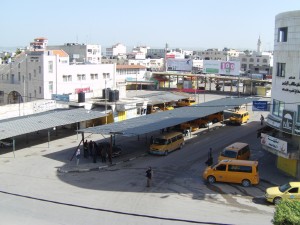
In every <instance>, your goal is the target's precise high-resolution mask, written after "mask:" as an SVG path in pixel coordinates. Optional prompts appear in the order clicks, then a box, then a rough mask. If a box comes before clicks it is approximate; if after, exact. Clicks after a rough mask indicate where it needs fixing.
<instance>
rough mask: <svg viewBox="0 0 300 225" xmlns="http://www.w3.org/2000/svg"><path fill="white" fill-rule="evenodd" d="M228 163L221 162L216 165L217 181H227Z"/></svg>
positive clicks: (215, 174)
mask: <svg viewBox="0 0 300 225" xmlns="http://www.w3.org/2000/svg"><path fill="white" fill-rule="evenodd" d="M226 170H227V165H226V164H219V165H217V166H216V167H215V171H214V174H213V175H214V176H215V178H216V181H221V182H224V181H225V182H227V181H226V179H227V171H226Z"/></svg>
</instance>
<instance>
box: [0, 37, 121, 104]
mask: <svg viewBox="0 0 300 225" xmlns="http://www.w3.org/2000/svg"><path fill="white" fill-rule="evenodd" d="M35 42H36V41H35ZM37 46H43V45H41V44H38V45H37ZM43 47H45V46H43ZM43 47H38V48H37V47H36V48H32V49H30V50H28V51H25V52H23V53H21V54H19V55H18V56H17V57H15V58H14V60H13V61H12V62H11V63H8V64H3V65H0V84H1V85H0V104H1V105H4V104H10V103H20V102H28V101H34V100H38V99H56V98H57V97H59V96H69V97H71V98H72V96H76V94H78V93H80V92H85V93H86V95H87V97H89V96H90V97H98V96H100V97H101V96H102V90H103V89H104V88H105V87H107V88H108V87H110V88H116V80H115V73H116V65H115V64H73V65H72V64H70V61H69V60H70V57H69V55H68V54H67V53H66V52H65V51H63V50H48V49H47V48H46V49H43ZM104 81H105V82H104Z"/></svg>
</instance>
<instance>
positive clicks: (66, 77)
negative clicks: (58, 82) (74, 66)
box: [63, 75, 72, 82]
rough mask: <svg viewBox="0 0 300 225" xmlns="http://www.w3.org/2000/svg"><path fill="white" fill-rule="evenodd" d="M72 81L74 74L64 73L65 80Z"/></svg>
mask: <svg viewBox="0 0 300 225" xmlns="http://www.w3.org/2000/svg"><path fill="white" fill-rule="evenodd" d="M69 81H72V75H63V82H69Z"/></svg>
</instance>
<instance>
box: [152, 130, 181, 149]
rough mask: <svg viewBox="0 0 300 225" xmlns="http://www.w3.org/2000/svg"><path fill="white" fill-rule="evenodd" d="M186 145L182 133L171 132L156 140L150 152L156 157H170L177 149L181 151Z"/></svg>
mask: <svg viewBox="0 0 300 225" xmlns="http://www.w3.org/2000/svg"><path fill="white" fill-rule="evenodd" d="M183 145H184V138H183V134H182V133H180V132H170V133H165V134H162V135H160V136H159V137H156V138H154V140H153V143H152V144H151V145H150V150H149V152H150V153H151V154H155V155H168V154H169V152H172V151H174V150H176V149H181V148H182V147H183Z"/></svg>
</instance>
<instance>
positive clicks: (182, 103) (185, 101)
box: [176, 97, 196, 107]
mask: <svg viewBox="0 0 300 225" xmlns="http://www.w3.org/2000/svg"><path fill="white" fill-rule="evenodd" d="M195 104H196V101H195V99H193V98H191V97H190V98H185V99H182V100H179V101H178V102H177V103H176V105H177V107H183V106H191V105H195Z"/></svg>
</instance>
